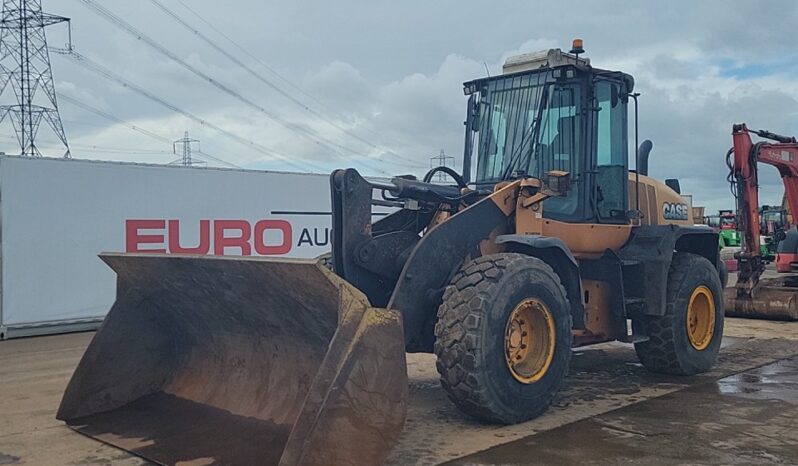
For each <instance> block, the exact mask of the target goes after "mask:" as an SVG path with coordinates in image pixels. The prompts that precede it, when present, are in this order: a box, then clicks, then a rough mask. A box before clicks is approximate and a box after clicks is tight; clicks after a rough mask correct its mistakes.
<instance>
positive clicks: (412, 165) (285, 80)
mask: <svg viewBox="0 0 798 466" xmlns="http://www.w3.org/2000/svg"><path fill="white" fill-rule="evenodd" d="M152 1H154V0H152ZM177 3H179V4H180V5H182V6H183V8H185V9H186V10H187V11H189V12H190V13H191V14H193V15H194V16H195V17H197V19H199V20H200V21H201V22H202V23H204V24H205V25H206V26H208V27H209V28H210V29H211V30H213V31H214V32H216V33H217V34H219V35H220V36H221V37H223V38H224V39H225V40H226V41H228V42H229V43H230V44H232V45H233V47H235V48H236V49H238V50H239V51H240V52H241V53H243V54H244V55H246V56H247V57H249V58H250V59H252V60H254V61H255V62H256V63H258V64H260V65H261V66H262V67H263V68H265V69H266V70H267V71H269V72H270V73H271V74H273V75H274V76H276V77H277V78H278V79H279V80H281V81H282V82H283V83H285V84H287V85H288V86H290V87H292V88H293V89H295V90H296V91H297V92H299V93H300V94H302V95H304V96H305V97H307V98H308V99H310V100H312V101H314V102H316V103H317V104H318V105H319V106H320V107H322V108H324V109H325V110H326V111H327V112H328V113H333V114H335V112H332V111H331V110H330V109H329V108H328V107H327V106H326V105H324V103H323V102H322V101H321V100H319V99H317V98H316V97H314V96H313V95H311V94H309V93H307V92H305V91H304V90H303V89H302V88H301V87H299V86H297V85H296V84H295V83H294V82H293V81H291V80H290V79H288V78H286V77H284V76H283V75H281V74H280V73H278V72H277V71H276V70H275V69H274V68H272V67H271V66H269V65H268V64H267V63H265V62H264V61H263V60H261V59H260V58H258V57H257V56H256V55H255V54H253V53H252V52H250V51H249V50H247V49H246V48H244V47H243V46H242V45H241V44H239V43H238V42H236V41H235V40H234V39H233V38H231V37H230V36H229V35H227V34H225V33H224V31H222V30H220V29H219V28H217V27H216V26H215V25H214V24H213V23H212V22H211V21H208V20H207V19H205V18H204V17H203V16H202V15H200V14H199V13H198V12H197V11H196V10H194V9H193V8H191V7H190V6H189V5H187V4H186V3H185V2H184V1H183V0H177ZM170 16H171V15H170ZM177 16H179V15H177ZM192 30H193V28H192ZM302 105H305V104H302ZM339 118H340V116H339ZM367 131H368V130H367ZM368 132H369V133H372V134H375V133H374V132H372V131H368ZM375 135H376V134H375ZM368 144H369V145H371V146H372V147H374V148H376V149H378V150H382V151H384V152H385V153H386V154H388V155H391V156H393V157H395V158H397V159H401V160H404V161H405V162H408V163H399V162H394V161H391V160H386V159H383V158H380V159H379V161H380V162H386V163H390V164H393V165H397V166H401V167H405V168H425V167H424V166H423V165H419V161H418V160H413V159H411V158H408V157H404V156H402V155H399V154H397V153H396V152H395V151H393V150H391V149H387V150H386V148H384V147H382V146H381V145H377V144H373V143H370V142H369V143H368Z"/></svg>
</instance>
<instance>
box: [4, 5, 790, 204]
mask: <svg viewBox="0 0 798 466" xmlns="http://www.w3.org/2000/svg"><path fill="white" fill-rule="evenodd" d="M47 3H48V2H45V8H46V9H47V8H50V9H52V10H53V11H52V12H53V13H58V14H64V15H67V16H70V17H72V23H73V33H74V37H75V44H76V46H77V47H78V50H79V51H80V52H81V53H83V54H84V55H87V56H90V57H92V58H94V59H96V60H97V61H99V62H101V63H103V64H104V65H106V66H108V67H109V68H112V69H113V70H114V71H115V72H118V73H120V74H123V75H124V76H125V77H126V78H127V79H130V80H131V81H133V82H136V83H138V84H140V85H142V86H144V87H146V88H147V89H148V90H150V91H151V92H153V93H154V94H156V95H158V96H160V97H161V98H164V99H166V100H168V101H169V102H171V103H174V104H175V105H177V106H179V107H180V108H182V109H184V110H186V111H189V112H191V113H194V114H197V115H199V116H201V117H202V118H204V119H206V120H207V121H210V122H212V123H214V124H215V125H218V126H220V127H223V128H225V129H226V130H228V131H230V132H233V133H235V134H237V135H239V136H240V137H241V138H243V139H245V140H251V141H256V142H257V143H258V144H260V145H262V146H266V147H269V148H270V150H272V151H276V152H279V153H281V154H284V155H285V157H287V158H290V160H291V161H292V163H296V164H299V165H303V166H306V167H308V169H311V170H316V171H318V170H331V169H333V168H336V167H341V166H351V165H357V166H358V168H361V169H363V171H364V172H366V173H369V174H385V173H406V172H409V171H410V172H414V173H417V174H420V173H422V172H423V171H424V170H425V168H426V167H429V164H430V161H429V159H430V157H431V156H433V155H436V154H437V153H438V151H439V150H440V149H444V150H445V151H446V153H447V154H449V155H452V156H455V157H456V158H457V163H458V164H459V163H460V161H461V158H462V156H461V152H462V144H463V142H462V141H463V126H462V122H463V119H464V111H465V102H466V98H465V97H464V96H463V94H462V87H461V84H462V82H464V81H467V80H470V79H473V78H476V77H481V76H484V75H485V73H486V70H485V68H486V65H487V68H488V71H489V72H490V73H491V74H496V73H500V72H501V64H502V63H503V62H504V60H505V59H506V58H507V57H508V56H510V55H513V54H515V53H520V52H529V51H534V50H539V49H546V48H549V47H560V48H563V49H568V48H569V46H570V41H571V39H572V38H574V37H582V38H583V39H585V46H586V48H587V55H588V56H589V57H590V58H591V60H592V62H593V64H594V66H598V67H601V68H607V69H618V70H623V71H627V72H629V73H631V74H633V75H634V76H635V79H636V83H637V85H636V87H637V90H638V91H639V92H641V93H642V97H641V99H640V130H641V139H645V138H650V139H652V140H653V141H654V144H655V146H654V152H653V153H652V160H651V171H652V174H653V175H654V176H656V177H658V178H667V177H678V178H681V179H682V186H683V188H684V190H685V191H688V192H690V193H692V194H693V195H694V199H695V202H696V204H703V205H706V206H707V208H708V210H709V211H712V210H716V209H719V208H729V207H731V206H732V204H733V200H732V199H731V197H730V196H729V195H728V194H727V193H728V187H727V185H726V181H725V177H726V172H727V168H726V166H725V163H724V160H723V155H724V153H725V151H726V149H727V148H728V147H729V145H730V144H731V137H730V131H731V125H732V124H733V123H739V122H743V121H746V122H748V123H749V124H750V125H751V126H753V127H761V128H766V129H770V130H773V131H776V132H781V133H786V134H794V133H798V115H797V114H796V110H795V109H796V105H795V104H796V96H798V82H795V81H794V80H792V79H791V76H793V75H794V72H795V66H796V65H794V63H798V60H796V58H798V57H796V53H795V52H794V51H793V47H792V43H791V42H790V41H789V40H785V39H784V38H785V37H790V36H791V34H792V31H793V29H794V24H793V23H794V21H792V19H793V18H794V17H796V13H798V3H796V2H793V1H789V0H785V1H772V2H766V3H761V2H760V3H741V4H735V5H734V8H730V7H729V6H728V4H727V3H725V2H722V1H707V2H690V1H687V0H678V1H673V2H669V3H668V5H667V8H666V7H664V6H662V5H659V4H653V3H649V2H633V3H629V2H622V1H615V0H606V1H594V2H570V1H566V2H556V3H551V2H549V3H538V2H514V3H513V4H501V5H496V6H493V5H492V6H491V7H490V8H486V6H485V4H484V3H477V2H465V3H464V2H455V1H453V0H442V1H440V2H393V3H385V2H363V1H356V0H341V1H339V2H314V3H313V4H307V3H306V2H283V3H279V4H277V3H276V4H264V3H263V2H258V1H256V0H242V1H241V2H236V7H235V8H231V7H230V6H229V5H228V4H227V3H225V2H214V1H211V0H196V1H192V2H190V5H191V7H192V9H194V10H195V11H197V12H198V13H200V14H201V15H203V16H204V17H205V18H206V19H208V20H210V21H211V24H212V25H213V27H215V28H217V29H218V30H219V31H222V32H224V33H225V34H226V35H227V36H228V37H231V38H233V39H234V40H235V41H236V42H237V43H238V44H240V45H242V46H243V47H245V48H246V49H247V50H248V51H249V52H250V53H252V54H253V55H255V56H256V57H257V58H258V60H260V61H261V62H263V63H265V64H267V65H268V66H269V67H270V68H271V69H272V70H276V71H277V72H278V73H280V75H281V76H282V78H281V77H278V76H276V75H275V74H273V73H272V72H271V71H270V70H269V69H266V68H265V67H263V66H262V65H261V64H260V63H258V62H257V61H256V60H253V59H252V58H250V57H248V56H247V55H244V54H242V53H240V51H239V50H237V49H236V48H235V47H234V46H233V45H232V44H230V43H229V42H227V40H226V39H225V38H224V37H222V36H220V35H219V34H217V33H216V32H214V31H213V29H211V28H210V27H209V26H207V25H205V24H203V23H201V22H200V21H199V20H198V19H197V18H196V17H195V16H193V14H192V13H191V12H190V11H186V10H184V9H182V7H180V4H179V3H177V2H171V1H170V2H166V4H167V6H169V7H170V8H174V9H175V10H176V11H178V12H179V13H180V14H181V15H184V18H185V19H186V20H187V21H189V22H191V23H192V24H194V25H196V27H197V28H198V29H199V30H201V31H202V32H203V33H205V34H208V35H209V36H210V37H212V38H213V40H215V41H217V43H218V44H219V45H221V46H224V47H225V48H227V49H228V50H230V51H232V52H233V53H235V54H236V55H237V56H239V57H240V59H242V60H244V61H245V62H246V63H247V64H248V65H250V66H251V67H252V68H253V69H255V70H257V71H258V73H260V74H261V75H262V76H263V77H264V78H266V79H268V80H269V81H270V82H272V83H274V84H275V85H277V86H279V87H280V88H281V89H283V90H284V91H285V92H288V93H290V94H291V95H292V96H293V98H294V99H296V100H298V101H301V102H302V104H303V105H297V104H296V103H294V102H292V101H291V100H289V99H286V98H285V97H284V96H282V95H280V94H279V93H277V92H274V90H273V89H270V88H269V87H268V86H265V85H264V84H263V83H262V82H260V81H259V80H258V79H255V78H254V77H253V76H251V75H250V74H249V73H247V72H246V71H245V70H242V69H240V68H239V67H237V66H235V65H234V64H233V63H232V62H230V61H229V60H228V59H226V58H225V57H224V56H222V55H221V54H219V53H218V52H216V51H214V50H213V49H212V48H209V47H208V46H207V45H206V44H203V43H202V42H201V41H199V40H197V38H196V37H195V35H194V34H192V33H190V32H188V31H186V30H184V29H181V27H180V26H179V25H177V24H176V23H174V22H172V21H171V20H170V19H169V18H167V17H165V16H164V15H162V14H160V13H159V12H158V10H157V9H155V8H153V7H152V5H151V4H150V3H149V2H146V1H145V2H124V1H122V0H108V1H107V2H103V6H105V7H106V8H108V9H109V10H111V11H113V12H114V13H116V14H118V15H119V16H121V17H123V18H124V19H125V20H126V21H129V22H130V23H132V24H133V25H134V26H136V27H137V28H140V29H141V30H142V31H144V32H145V34H147V35H149V36H151V37H152V38H154V39H156V40H157V41H158V42H159V43H161V44H163V45H164V46H165V47H167V48H169V49H170V51H172V52H173V53H174V54H176V55H177V56H179V57H180V58H181V59H183V60H185V61H187V62H188V63H190V64H191V65H192V66H195V67H197V68H199V69H201V70H203V72H205V73H207V74H208V75H210V76H212V77H213V78H214V79H216V80H218V81H219V82H221V83H224V84H225V85H227V86H229V87H230V88H232V89H234V90H235V91H236V92H240V93H241V94H242V95H243V96H244V97H245V98H246V99H248V100H251V101H252V102H254V103H256V104H257V105H259V106H262V107H263V108H265V109H267V110H268V113H270V114H272V115H277V116H278V120H279V121H276V120H275V119H273V118H270V117H269V116H267V115H266V114H264V113H263V112H259V111H257V110H255V109H253V108H252V107H250V106H247V105H245V104H243V103H241V102H240V101H237V100H236V99H234V98H232V97H230V96H229V95H226V94H224V93H223V92H220V91H219V90H218V89H216V88H214V86H213V85H211V84H209V83H208V82H203V81H202V80H201V79H198V78H197V77H196V76H194V75H192V74H190V73H188V72H187V71H186V70H185V69H183V68H182V67H181V66H179V65H177V64H175V63H173V62H171V61H169V60H168V59H166V58H165V57H164V56H162V55H160V54H158V53H157V52H155V51H154V50H152V49H150V48H148V47H147V46H146V45H144V44H143V43H142V42H141V41H138V40H136V39H135V38H132V37H130V36H128V35H126V34H124V33H123V32H121V31H120V30H119V29H118V28H116V27H114V26H113V25H111V24H109V23H107V22H105V21H104V20H102V19H100V18H99V17H98V16H96V15H95V14H94V13H92V12H91V11H90V10H88V9H87V8H86V7H85V5H82V3H81V2H68V3H64V4H63V5H61V4H60V3H59V4H56V3H53V5H48V4H47ZM50 3H52V2H50ZM752 25H767V27H762V26H757V27H753V26H752ZM48 32H49V31H48ZM51 37H59V36H58V35H51ZM53 40H56V39H53ZM57 41H58V43H60V42H62V41H61V39H60V38H59V39H57ZM53 65H54V70H55V79H56V86H57V88H58V90H59V92H63V93H64V94H68V95H69V96H71V97H74V98H77V99H80V100H81V101H84V102H86V103H87V104H90V105H92V106H95V107H98V108H100V109H102V110H103V111H106V112H108V113H111V114H113V115H115V116H118V117H119V118H122V119H124V120H126V121H128V122H129V123H130V124H133V125H135V126H138V127H141V128H146V129H148V130H151V131H153V132H156V133H158V134H160V135H163V136H164V137H166V138H167V139H178V138H179V137H182V134H183V132H184V131H189V132H190V133H191V135H192V137H196V138H198V139H201V140H202V147H203V150H205V151H207V152H208V153H211V154H213V155H215V156H217V157H220V158H223V159H225V160H229V161H230V162H233V163H236V164H238V165H242V166H245V167H251V168H262V169H286V168H290V166H289V165H287V164H286V162H284V161H281V160H278V159H275V158H274V157H270V156H268V155H265V154H263V153H261V152H258V151H255V150H253V149H252V147H251V146H250V145H247V144H246V143H241V142H240V141H236V140H233V139H231V138H228V137H225V136H223V135H220V134H219V133H217V132H215V131H213V130H212V129H211V128H209V127H208V126H203V125H200V124H198V123H196V122H194V121H191V120H190V119H187V118H185V117H183V116H180V115H177V114H175V113H173V112H171V111H169V110H167V109H165V108H163V107H161V106H159V105H157V104H155V103H153V102H150V101H148V100H146V99H143V98H142V97H141V96H138V95H136V94H134V93H132V92H130V90H129V89H126V88H124V87H123V86H120V85H118V84H115V83H112V82H109V81H106V80H104V79H103V78H100V77H98V76H96V75H93V74H91V73H89V72H87V71H86V70H84V69H82V68H80V67H78V66H76V65H74V64H73V63H71V62H69V61H67V60H64V59H62V58H58V57H53ZM283 78H284V79H285V80H283ZM298 89H301V91H300V90H298ZM311 96H312V97H311ZM62 115H63V117H64V120H65V126H66V129H67V132H68V136H69V138H70V140H71V141H72V142H73V143H74V144H75V145H76V149H75V150H74V153H75V155H76V156H78V157H80V156H84V155H86V156H87V157H86V158H107V159H117V160H119V159H122V160H140V161H147V162H153V161H157V160H154V159H158V158H159V157H161V155H163V159H162V160H161V161H164V162H166V161H170V160H171V156H170V155H169V154H168V153H167V152H169V151H170V150H171V146H170V145H169V144H166V143H162V142H158V141H157V140H154V139H151V138H147V137H146V136H143V135H142V134H140V133H137V132H135V131H133V130H131V129H129V128H128V127H127V126H126V125H120V124H118V123H114V122H110V121H107V120H104V119H102V118H100V117H97V116H96V115H94V114H92V113H90V112H86V111H83V110H81V109H79V108H76V107H75V106H72V105H70V104H68V103H64V102H62ZM319 115H321V116H322V117H321V118H320V117H319ZM310 134H312V135H313V136H312V137H311V136H309V135H310ZM12 135H13V133H12V132H11V131H10V129H9V128H5V127H4V128H2V134H0V136H3V137H4V138H5V139H0V141H2V142H3V143H8V141H7V138H9V137H11V136H12ZM92 145H93V146H107V147H120V148H141V149H142V150H144V149H146V150H149V151H162V152H164V153H163V154H159V153H157V152H155V153H148V154H141V155H134V154H125V153H110V152H109V153H107V154H103V153H98V152H92V153H90V154H89V153H88V152H86V153H83V154H82V153H81V152H80V151H79V150H78V147H77V146H83V147H87V146H92ZM6 151H7V152H13V151H9V150H6ZM768 168H769V167H763V173H764V176H763V178H762V184H763V187H762V191H763V202H768V203H774V202H777V201H778V200H780V199H781V188H780V180H779V179H778V176H777V175H775V173H774V170H769V169H768Z"/></svg>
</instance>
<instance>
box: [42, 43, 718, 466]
mask: <svg viewBox="0 0 798 466" xmlns="http://www.w3.org/2000/svg"><path fill="white" fill-rule="evenodd" d="M582 52H583V50H582V47H581V44H580V43H578V42H577V43H575V44H574V48H573V49H572V50H571V51H570V52H568V53H566V52H563V51H561V50H560V49H552V50H548V51H544V52H539V53H532V54H524V55H520V56H516V57H512V58H510V59H508V60H507V62H506V63H505V65H504V70H503V73H502V74H501V75H498V76H493V77H486V78H480V79H476V80H472V81H469V82H466V83H465V84H464V91H465V94H466V95H467V96H468V102H467V116H466V120H465V151H464V163H463V168H462V172H461V173H458V172H457V171H455V170H453V169H451V168H447V167H439V168H436V169H433V170H432V171H431V172H430V173H428V174H427V175H426V176H425V177H424V178H423V179H421V180H419V179H416V178H414V177H412V176H398V177H395V178H393V179H392V180H391V181H389V182H388V181H374V180H368V179H365V178H364V177H362V176H361V175H360V174H359V173H358V172H357V171H356V170H354V169H346V170H337V171H335V172H334V173H332V175H331V178H330V184H331V205H332V209H331V211H332V212H331V215H332V252H331V256H330V257H328V258H327V259H326V262H327V263H328V264H325V263H324V262H325V261H321V260H320V261H312V260H284V259H268V258H232V257H204V256H203V257H198V256H193V257H192V256H170V255H155V254H135V255H131V254H103V255H102V259H103V260H104V261H105V262H106V263H108V265H109V266H110V267H111V268H113V269H114V270H115V271H116V273H117V275H118V287H117V300H116V303H115V304H114V305H113V308H112V309H111V310H110V312H109V314H108V316H107V318H106V320H105V322H104V323H103V324H102V327H101V328H100V329H99V331H98V332H97V334H96V336H95V337H94V340H93V341H92V342H91V344H90V345H89V347H88V348H87V350H86V353H85V355H84V356H83V359H82V360H81V362H80V364H79V366H78V367H77V370H76V371H75V374H74V375H73V377H72V380H71V382H70V383H69V386H68V388H67V390H66V392H65V394H64V397H63V401H62V403H61V407H60V409H59V411H58V418H59V419H62V420H64V421H66V423H67V424H68V425H69V426H70V427H72V428H73V429H75V430H77V431H78V432H81V433H83V434H85V435H89V436H91V437H94V438H96V439H98V440H100V441H102V442H105V443H108V444H111V445H115V446H117V447H120V448H123V449H125V450H127V451H130V452H132V453H134V454H136V455H139V456H142V457H144V458H147V459H149V460H151V461H154V462H156V463H159V464H202V465H210V464H219V465H228V464H244V465H249V464H279V465H339V464H340V465H344V464H345V465H374V464H380V463H381V462H383V461H384V460H385V459H386V457H387V455H388V453H389V452H390V450H391V448H392V446H393V445H394V444H395V442H396V441H397V438H398V436H399V435H400V432H401V430H402V428H403V423H404V417H405V412H406V404H407V400H408V389H407V383H408V381H407V370H406V362H405V355H406V352H411V353H413V352H431V353H435V354H436V355H437V369H438V371H439V372H440V382H441V385H442V386H443V389H444V390H445V391H446V393H447V394H448V397H449V398H450V399H451V401H452V402H453V403H454V404H455V405H457V406H458V407H459V408H460V409H461V410H462V412H463V413H464V415H465V416H470V417H472V418H475V419H477V420H479V421H483V422H489V423H498V424H512V423H520V422H524V421H527V420H529V419H532V418H534V417H535V416H538V415H540V414H541V413H543V412H544V411H545V410H546V409H547V407H548V406H549V405H550V404H551V403H552V401H553V400H554V399H555V397H556V396H557V393H558V391H559V389H560V388H561V387H562V386H563V383H564V382H565V379H566V375H567V374H568V368H569V363H570V360H571V350H572V348H574V347H579V346H583V345H589V344H594V343H600V342H607V341H613V340H618V341H622V342H630V343H633V344H634V348H635V350H636V352H637V354H638V356H639V358H640V361H641V362H642V364H643V365H644V366H645V367H646V368H648V369H650V370H652V371H655V372H660V373H666V374H679V375H691V374H696V373H699V372H703V371H706V370H708V369H709V368H710V367H711V366H712V364H713V363H714V361H715V359H716V356H717V354H718V350H719V347H720V341H721V336H722V333H723V316H724V313H723V300H722V298H723V288H722V286H723V285H722V284H721V280H720V277H719V273H718V268H717V267H718V246H717V245H718V236H717V233H715V232H713V231H712V230H711V229H710V228H707V227H701V226H694V220H693V218H692V209H691V208H690V205H689V203H688V202H687V201H686V200H685V199H684V198H683V197H681V195H680V194H679V186H678V182H677V181H676V180H669V181H667V183H663V182H660V181H657V180H655V179H653V178H650V177H649V176H647V174H648V170H647V165H648V152H649V151H650V150H651V147H652V145H651V143H650V142H649V141H646V142H644V143H643V144H641V145H640V148H639V150H638V151H637V152H638V154H637V157H638V160H637V163H636V167H635V168H636V170H635V171H630V170H629V143H630V138H629V129H628V128H629V127H630V126H632V125H631V122H630V120H629V116H628V114H629V113H631V112H630V109H628V107H629V105H630V102H635V111H634V112H633V114H634V117H635V120H634V123H635V124H634V128H635V137H634V140H635V146H637V144H636V141H637V134H636V133H637V132H636V127H637V125H636V115H637V111H636V101H637V94H635V93H634V81H633V78H632V77H631V76H629V75H628V74H625V73H622V72H618V71H608V70H602V69H598V68H594V67H592V66H591V64H590V61H589V60H588V59H586V58H583V57H580V56H579V55H580V54H581V53H582ZM473 159H475V161H476V163H474V164H473V165H472V160H473ZM441 172H444V173H446V174H447V175H448V176H450V177H451V178H452V179H453V180H454V182H453V183H452V184H436V183H432V180H433V179H434V178H435V175H437V174H440V173H441ZM374 206H380V208H384V207H386V206H387V207H391V208H393V211H392V213H390V214H389V215H387V216H384V217H381V218H379V219H378V220H376V221H374V220H373V219H374V217H373V216H372V209H373V208H374ZM327 265H329V267H328V266H327Z"/></svg>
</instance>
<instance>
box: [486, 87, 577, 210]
mask: <svg viewBox="0 0 798 466" xmlns="http://www.w3.org/2000/svg"><path fill="white" fill-rule="evenodd" d="M548 75H549V73H548V72H540V73H534V74H526V75H519V76H511V77H507V78H506V79H498V80H493V81H490V82H488V83H487V84H486V85H485V87H484V88H483V89H482V90H481V92H480V100H479V102H480V108H479V115H480V122H479V143H478V146H477V157H478V164H477V182H494V183H495V182H498V181H502V180H503V179H506V178H507V177H508V176H509V175H511V174H512V173H513V172H516V171H523V172H525V173H526V174H528V175H530V176H534V177H537V178H542V177H543V175H545V174H546V173H547V172H549V171H551V170H563V171H567V172H569V173H570V174H571V182H572V184H571V189H570V190H569V193H568V196H566V197H562V198H551V199H548V200H547V201H546V203H545V205H546V211H547V212H550V213H554V214H555V215H556V214H566V215H568V214H572V213H573V212H574V211H575V210H576V207H577V204H578V197H579V192H580V189H581V188H580V186H579V184H580V179H579V173H578V170H579V163H578V162H579V157H578V154H579V152H578V150H579V149H578V148H579V142H580V141H579V139H580V138H579V135H580V134H581V130H580V129H581V124H582V122H581V119H580V118H577V114H578V113H579V112H578V106H579V103H580V95H579V87H578V86H577V85H567V84H566V85H559V84H557V85H555V84H552V83H551V82H548V83H547V81H548V79H547V78H548Z"/></svg>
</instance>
